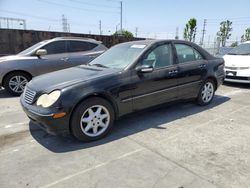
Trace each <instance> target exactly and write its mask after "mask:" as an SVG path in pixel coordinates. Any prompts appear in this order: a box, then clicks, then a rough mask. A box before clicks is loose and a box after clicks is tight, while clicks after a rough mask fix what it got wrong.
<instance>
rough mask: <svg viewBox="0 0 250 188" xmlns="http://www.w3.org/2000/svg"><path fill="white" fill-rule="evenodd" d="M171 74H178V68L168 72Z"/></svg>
mask: <svg viewBox="0 0 250 188" xmlns="http://www.w3.org/2000/svg"><path fill="white" fill-rule="evenodd" d="M168 73H169V74H170V75H176V74H177V73H178V70H171V71H169V72H168Z"/></svg>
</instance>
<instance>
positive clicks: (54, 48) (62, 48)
mask: <svg viewBox="0 0 250 188" xmlns="http://www.w3.org/2000/svg"><path fill="white" fill-rule="evenodd" d="M42 49H45V50H47V53H48V55H50V54H60V53H66V52H67V50H66V42H65V41H55V42H51V43H49V44H47V45H45V46H44V47H42Z"/></svg>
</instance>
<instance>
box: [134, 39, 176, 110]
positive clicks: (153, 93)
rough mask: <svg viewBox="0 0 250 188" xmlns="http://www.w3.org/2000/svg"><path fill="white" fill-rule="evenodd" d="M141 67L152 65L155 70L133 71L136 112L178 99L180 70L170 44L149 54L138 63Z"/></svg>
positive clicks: (154, 49)
mask: <svg viewBox="0 0 250 188" xmlns="http://www.w3.org/2000/svg"><path fill="white" fill-rule="evenodd" d="M140 65H152V66H153V68H154V70H153V71H152V72H150V73H139V72H137V71H136V70H134V71H132V78H131V80H132V84H133V86H134V89H133V91H132V100H133V109H134V110H140V109H144V108H147V107H150V106H154V105H158V104H161V103H165V102H169V101H172V100H175V99H176V97H177V88H176V85H177V79H176V78H177V75H178V69H177V65H176V64H175V62H174V58H173V48H172V45H171V44H170V43H168V44H161V45H159V46H157V47H155V48H153V49H152V50H151V51H149V52H147V53H146V54H145V55H144V58H143V59H142V60H141V61H140V62H139V63H138V66H140Z"/></svg>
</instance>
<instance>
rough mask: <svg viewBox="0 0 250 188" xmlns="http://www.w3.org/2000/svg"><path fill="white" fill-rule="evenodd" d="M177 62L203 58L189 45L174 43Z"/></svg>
mask: <svg viewBox="0 0 250 188" xmlns="http://www.w3.org/2000/svg"><path fill="white" fill-rule="evenodd" d="M175 48H176V52H177V56H178V60H179V63H185V62H189V61H197V60H200V59H203V58H202V56H201V55H200V54H199V52H197V51H196V50H195V49H193V48H192V47H191V46H188V45H185V44H176V45H175Z"/></svg>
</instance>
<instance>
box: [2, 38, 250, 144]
mask: <svg viewBox="0 0 250 188" xmlns="http://www.w3.org/2000/svg"><path fill="white" fill-rule="evenodd" d="M106 50H107V48H106V47H105V46H104V45H103V44H102V43H101V42H99V41H96V40H93V39H83V38H75V37H74V38H73V37H59V38H54V39H51V40H46V41H42V42H39V43H37V44H35V45H34V46H32V47H30V48H28V49H26V50H24V51H22V52H20V53H19V54H17V55H14V56H5V57H2V58H0V86H3V87H4V88H5V89H6V90H7V91H8V92H9V93H11V94H13V95H21V94H22V93H23V94H22V96H21V104H22V107H23V109H24V111H25V113H26V114H27V116H28V117H29V118H30V119H31V120H32V121H35V122H36V123H37V124H39V125H40V126H41V127H42V128H43V129H45V130H46V131H47V132H48V133H51V134H62V135H64V134H73V135H74V136H75V137H76V138H77V139H79V140H83V141H91V140H96V139H99V138H102V137H104V136H105V135H106V134H107V133H108V132H109V131H110V130H111V127H112V125H113V122H114V121H115V120H116V119H118V118H120V117H121V116H123V115H125V114H128V113H132V112H135V111H138V110H142V109H145V108H149V107H152V106H156V105H160V104H163V103H168V102H173V101H180V100H196V101H197V102H198V104H200V105H207V104H209V103H210V102H211V101H212V99H213V96H214V93H215V91H216V89H217V88H218V86H219V85H220V84H222V82H223V81H224V80H225V81H229V82H240V83H250V42H245V43H243V44H241V45H239V46H238V47H235V48H233V49H230V50H228V51H227V52H226V54H225V55H224V56H223V58H218V57H214V56H212V55H210V54H209V53H208V52H206V51H205V50H203V49H202V48H201V47H199V46H198V45H196V44H194V43H191V42H186V41H180V40H144V41H133V42H128V43H122V44H119V45H116V46H114V47H112V48H111V49H109V50H107V51H106ZM105 51H106V52H105ZM104 52H105V53H104ZM224 62H225V63H224ZM71 67H72V68H71ZM62 69H63V70H62ZM59 70H60V71H59ZM45 73H47V74H45ZM42 74H44V75H42ZM39 75H40V76H39ZM33 77H35V78H33ZM31 79H32V80H31Z"/></svg>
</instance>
